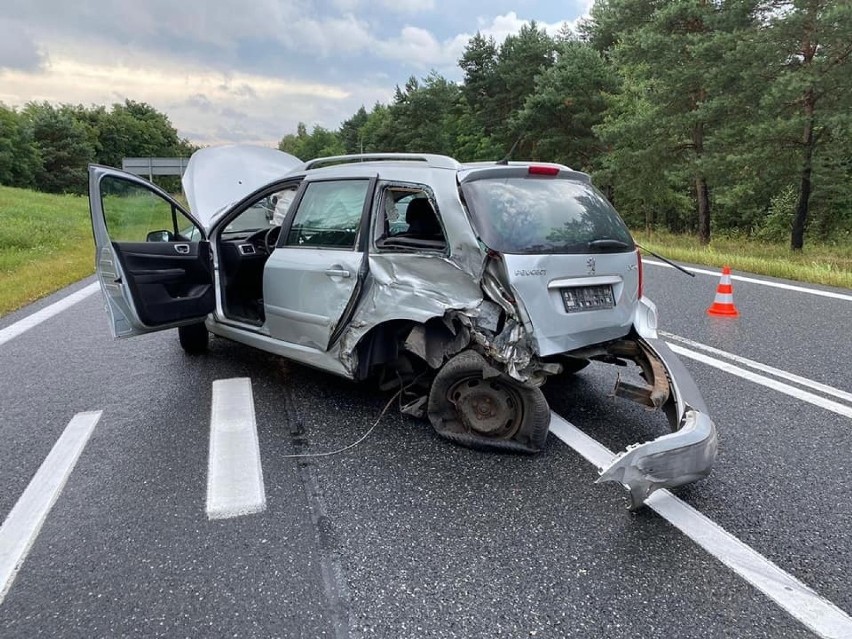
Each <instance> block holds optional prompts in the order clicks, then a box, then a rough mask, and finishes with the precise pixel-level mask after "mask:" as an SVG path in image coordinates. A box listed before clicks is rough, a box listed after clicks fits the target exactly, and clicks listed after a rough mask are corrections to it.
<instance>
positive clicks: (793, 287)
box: [642, 258, 852, 302]
mask: <svg viewBox="0 0 852 639" xmlns="http://www.w3.org/2000/svg"><path fill="white" fill-rule="evenodd" d="M642 264H650V265H651V266H662V267H663V268H674V267H673V266H671V265H669V264H665V263H663V262H657V261H656V260H646V259H645V258H642ZM687 268H688V269H689V270H690V271H692V272H693V273H701V275H712V276H713V277H719V275H720V274H721V272H720V271H708V270H705V269H702V268H692V267H691V266H689V267H687ZM731 279H732V280H737V281H738V282H748V283H750V284H761V285H763V286H771V287H772V288H783V289H785V290H788V291H796V292H797V293H809V294H811V295H820V296H822V297H831V298H834V299H837V300H846V301H847V302H852V295H846V294H845V293H835V292H834V291H823V290H820V289H818V288H807V287H806V286H796V285H795V284H785V283H784V282H772V281H770V280H759V279H757V278H756V277H745V276H743V275H731Z"/></svg>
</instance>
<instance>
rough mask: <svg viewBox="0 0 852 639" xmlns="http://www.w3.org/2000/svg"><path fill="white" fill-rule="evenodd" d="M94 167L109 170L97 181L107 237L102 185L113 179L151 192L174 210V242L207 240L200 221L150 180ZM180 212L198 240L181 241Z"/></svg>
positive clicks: (186, 239)
mask: <svg viewBox="0 0 852 639" xmlns="http://www.w3.org/2000/svg"><path fill="white" fill-rule="evenodd" d="M93 166H94V168H100V169H108V171H106V172H105V173H103V174H101V175H99V176H98V181H97V191H98V199H99V200H100V205H101V216H102V218H103V221H104V228H105V229H106V231H107V235H109V233H110V228H109V223H108V222H107V219H106V205H105V203H104V193H103V188H102V184H103V181H104V180H106V179H111V180H117V181H119V182H127V183H129V184H132V185H134V186H135V187H137V188H141V189H144V190H146V191H149V192H150V193H152V194H154V195H156V196H158V197H160V198H161V199H163V200H165V201H166V202H167V203H168V204H169V205H170V206H171V209H172V224H173V226H174V230H175V236H176V238H177V239H175V240H172V241H173V242H200V241H204V240H206V239H207V234H206V233H205V232H204V227H203V226H202V225H201V223H200V222H199V221H198V220H196V219H195V218H194V217H193V215H192V214H191V213H190V212H189V211H187V210H186V209H185V208H184V207H183V206H182V205H181V203H180V202H178V201H177V200H175V199H174V198H173V197H172V196H171V195H169V194H168V193H167V192H166V191H164V190H163V189H161V188H160V187H159V186H157V185H156V184H154V183H153V182H150V181H148V180H145V179H142V178H140V177H137V176H136V175H133V174H132V173H125V172H123V171H119V170H117V169H113V168H112V167H108V166H102V165H93ZM178 211H180V213H181V214H182V215H183V216H184V217H185V218H186V219H187V220H188V221H189V223H190V224H192V225H193V226H194V227H195V229H196V230H197V231H198V233H199V237H198V239H193V238H186V237H183V238H182V239H181V237H180V236H179V234H178V231H179V229H178V228H177V212H178ZM158 230H159V229H158ZM110 241H111V242H119V243H122V242H133V241H135V240H114V239H112V237H111V236H110ZM138 241H140V242H144V241H145V240H138Z"/></svg>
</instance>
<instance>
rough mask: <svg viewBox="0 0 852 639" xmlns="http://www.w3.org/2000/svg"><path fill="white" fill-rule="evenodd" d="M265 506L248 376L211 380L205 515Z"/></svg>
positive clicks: (222, 515)
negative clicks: (211, 400)
mask: <svg viewBox="0 0 852 639" xmlns="http://www.w3.org/2000/svg"><path fill="white" fill-rule="evenodd" d="M265 509H266V491H265V489H264V486H263V469H262V467H261V464H260V446H259V444H258V440H257V420H256V419H255V413H254V398H253V396H252V390H251V380H250V379H249V378H247V377H237V378H234V379H220V380H216V381H215V382H213V404H212V408H211V411H210V453H209V456H208V462H207V517H208V518H210V519H224V518H227V517H238V516H240V515H248V514H251V513H257V512H261V511H263V510H265Z"/></svg>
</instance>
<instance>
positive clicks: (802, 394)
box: [669, 344, 852, 418]
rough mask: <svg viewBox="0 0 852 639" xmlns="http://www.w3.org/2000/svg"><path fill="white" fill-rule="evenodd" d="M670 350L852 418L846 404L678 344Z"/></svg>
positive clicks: (851, 408) (851, 412)
mask: <svg viewBox="0 0 852 639" xmlns="http://www.w3.org/2000/svg"><path fill="white" fill-rule="evenodd" d="M669 348H671V349H672V350H673V351H674V352H675V353H677V354H678V355H683V356H684V357H688V358H689V359H694V360H695V361H696V362H701V363H702V364H707V365H708V366H712V367H713V368H718V369H719V370H722V371H725V372H726V373H730V374H731V375H736V376H737V377H742V378H743V379H747V380H748V381H750V382H754V383H755V384H760V385H761V386H766V387H767V388H771V389H772V390H776V391H778V392H779V393H784V394H785V395H789V396H790V397H795V398H796V399H800V400H802V401H803V402H808V403H809V404H813V405H814V406H819V407H820V408H824V409H825V410H830V411H831V412H833V413H837V414H838V415H843V416H844V417H849V418H852V406H846V405H845V404H840V403H839V402H835V401H833V400H830V399H826V398H825V397H820V396H819V395H814V394H813V393H809V392H808V391H805V390H802V389H801V388H796V387H795V386H790V385H789V384H785V383H784V382H779V381H777V380H774V379H770V378H769V377H764V376H763V375H758V374H757V373H753V372H751V371H747V370H745V369H744V368H740V367H739V366H736V365H734V364H731V363H729V362H723V361H722V360H720V359H716V358H715V357H710V356H709V355H704V354H702V353H696V352H695V351H691V350H689V349H688V348H683V347H682V346H678V345H677V344H669Z"/></svg>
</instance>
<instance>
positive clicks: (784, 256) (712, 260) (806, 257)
mask: <svg viewBox="0 0 852 639" xmlns="http://www.w3.org/2000/svg"><path fill="white" fill-rule="evenodd" d="M633 236H634V237H635V238H636V241H637V242H638V243H639V244H641V245H642V246H644V247H647V248H649V249H650V250H652V251H655V252H657V253H659V254H660V255H662V256H663V257H667V258H669V259H671V260H675V261H678V262H689V263H691V264H703V265H707V266H715V267H719V268H721V267H722V266H725V265H728V266H730V267H731V268H732V269H735V270H739V271H747V272H749V273H755V274H757V275H769V276H771V277H780V278H784V279H788V280H798V281H800V282H809V283H811V284H825V285H826V286H839V287H842V288H852V243H849V245H842V246H841V245H836V246H835V245H826V244H813V243H810V244H808V243H806V244H805V248H804V250H803V251H801V252H794V251H791V250H790V248H789V247H788V246H786V245H779V244H770V243H768V242H760V241H757V240H750V239H745V238H739V237H738V238H724V237H723V238H715V239H713V240H712V241H711V242H710V245H709V246H701V244H700V243H699V242H698V238H695V237H692V236H689V235H675V234H671V233H664V232H658V231H655V232H653V233H651V234H648V233H645V232H642V231H638V232H635V233H634V234H633Z"/></svg>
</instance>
